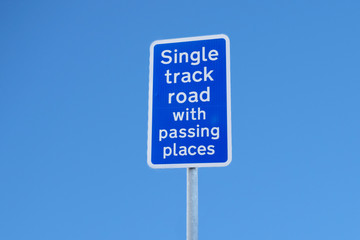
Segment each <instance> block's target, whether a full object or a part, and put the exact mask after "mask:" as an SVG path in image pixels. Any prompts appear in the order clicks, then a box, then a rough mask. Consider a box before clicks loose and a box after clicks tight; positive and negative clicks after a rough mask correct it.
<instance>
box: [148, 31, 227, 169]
mask: <svg viewBox="0 0 360 240" xmlns="http://www.w3.org/2000/svg"><path fill="white" fill-rule="evenodd" d="M149 78H150V83H149V119H148V157H147V161H148V165H149V166H150V167H152V168H188V167H219V166H227V165H228V164H229V163H230V162H231V111H230V110H231V108H230V42H229V38H228V37H227V36H226V35H222V34H221V35H211V36H203V37H191V38H179V39H169V40H160V41H155V42H153V43H152V44H151V47H150V76H149Z"/></svg>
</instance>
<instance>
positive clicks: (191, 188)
mask: <svg viewBox="0 0 360 240" xmlns="http://www.w3.org/2000/svg"><path fill="white" fill-rule="evenodd" d="M198 238H199V217H198V169H197V168H188V169H187V195H186V240H198Z"/></svg>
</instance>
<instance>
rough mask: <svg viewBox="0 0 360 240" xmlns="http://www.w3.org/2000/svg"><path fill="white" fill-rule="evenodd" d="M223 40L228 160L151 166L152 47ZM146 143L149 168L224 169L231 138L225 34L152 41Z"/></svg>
mask: <svg viewBox="0 0 360 240" xmlns="http://www.w3.org/2000/svg"><path fill="white" fill-rule="evenodd" d="M219 38H222V39H225V46H226V95H227V96H226V105H227V136H228V139H227V143H228V159H227V161H226V162H223V163H181V164H153V163H152V162H151V143H152V108H153V68H154V62H153V59H154V47H155V46H156V45H158V44H167V43H179V42H192V41H201V40H211V39H219ZM148 103H149V105H148V141H147V164H148V165H149V167H151V168H155V169H161V168H190V167H225V166H227V165H229V164H230V163H231V160H232V137H231V87H230V40H229V37H228V36H227V35H225V34H217V35H207V36H198V37H187V38H174V39H164V40H157V41H154V42H153V43H152V44H151V45H150V65H149V101H148Z"/></svg>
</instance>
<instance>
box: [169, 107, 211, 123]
mask: <svg viewBox="0 0 360 240" xmlns="http://www.w3.org/2000/svg"><path fill="white" fill-rule="evenodd" d="M189 113H190V114H189ZM196 113H197V117H196ZM190 115H191V116H190ZM184 116H185V118H184ZM173 117H174V120H175V121H182V120H184V119H185V120H186V121H189V120H200V119H201V118H202V120H205V119H206V112H205V111H204V110H201V108H199V107H198V109H197V110H195V109H194V108H191V110H190V111H189V109H188V108H186V109H185V111H182V112H173ZM189 117H190V118H189Z"/></svg>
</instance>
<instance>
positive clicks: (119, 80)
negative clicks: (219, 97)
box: [0, 0, 360, 240]
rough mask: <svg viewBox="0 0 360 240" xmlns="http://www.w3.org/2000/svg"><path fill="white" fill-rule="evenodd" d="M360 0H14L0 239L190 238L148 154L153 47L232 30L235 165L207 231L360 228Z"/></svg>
mask: <svg viewBox="0 0 360 240" xmlns="http://www.w3.org/2000/svg"><path fill="white" fill-rule="evenodd" d="M359 12H360V4H359V3H358V2H357V1H291V2H290V1H226V0H225V1H177V2H173V1H139V2H137V1H31V2H26V1H7V0H4V1H1V3H0V32H1V38H0V52H1V54H0V66H1V67H0V239H6V240H13V239H36V240H42V239H54V240H56V239H59V240H60V239H61V240H63V239H69V240H70V239H74V240H75V239H76V240H78V239H86V240H90V239H102V240H105V239H156V240H160V239H166V240H168V239H185V229H186V223H185V219H186V215H185V214H186V185H185V184H186V170H185V169H165V170H164V169H162V170H154V169H150V168H149V167H148V166H147V164H146V144H147V113H148V105H147V101H148V80H149V76H148V75H149V47H150V44H151V42H152V41H154V40H158V39H168V38H177V37H191V36H201V35H209V34H219V33H224V34H227V35H228V36H229V38H230V42H231V43H230V48H231V81H232V83H231V84H232V127H233V131H232V136H233V161H232V163H231V164H230V165H229V166H228V167H224V168H201V169H199V221H200V223H199V237H200V239H207V240H209V239H248V240H251V239H253V240H260V239H261V240H265V239H276V240H281V239H284V240H285V239H293V240H295V239H299V240H300V239H301V240H303V239H327V240H331V239H357V238H359V236H360V228H359V223H360V206H359V202H360V193H359V191H358V189H359V188H360V179H359V170H360V162H359V160H360V147H359V146H360V124H359V122H360V111H359V103H360V95H359V92H360V82H359V79H360V71H359V63H360V57H359V56H360V47H359V42H360V28H359V22H360V16H359Z"/></svg>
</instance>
